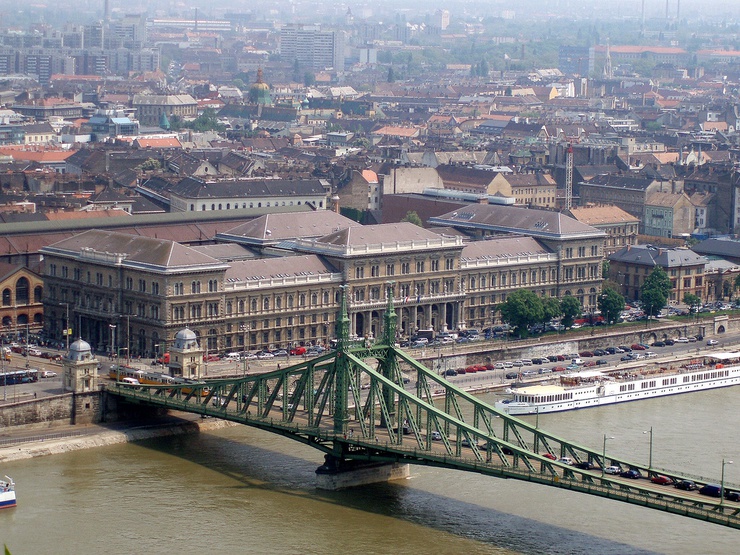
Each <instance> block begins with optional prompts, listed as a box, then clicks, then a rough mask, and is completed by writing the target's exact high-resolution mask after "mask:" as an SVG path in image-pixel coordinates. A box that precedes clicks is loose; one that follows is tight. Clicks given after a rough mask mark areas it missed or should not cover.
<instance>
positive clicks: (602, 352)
mask: <svg viewBox="0 0 740 555" xmlns="http://www.w3.org/2000/svg"><path fill="white" fill-rule="evenodd" d="M607 354H608V353H607V352H606V351H605V350H604V349H595V350H594V356H595V357H604V356H606V355H607Z"/></svg>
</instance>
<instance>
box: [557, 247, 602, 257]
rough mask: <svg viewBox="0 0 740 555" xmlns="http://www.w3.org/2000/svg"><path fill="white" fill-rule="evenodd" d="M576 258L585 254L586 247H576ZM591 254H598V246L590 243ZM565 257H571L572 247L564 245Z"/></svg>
mask: <svg viewBox="0 0 740 555" xmlns="http://www.w3.org/2000/svg"><path fill="white" fill-rule="evenodd" d="M576 252H577V253H578V258H584V257H585V256H586V247H578V249H577V251H576ZM591 256H599V246H598V245H591ZM565 258H573V247H566V249H565Z"/></svg>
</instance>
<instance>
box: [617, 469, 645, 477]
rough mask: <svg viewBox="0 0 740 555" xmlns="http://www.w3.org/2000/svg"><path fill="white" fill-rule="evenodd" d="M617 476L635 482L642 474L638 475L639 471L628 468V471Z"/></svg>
mask: <svg viewBox="0 0 740 555" xmlns="http://www.w3.org/2000/svg"><path fill="white" fill-rule="evenodd" d="M619 475H620V476H621V477H622V478H630V479H632V480H637V479H638V478H642V474H640V471H639V470H637V469H635V468H630V469H629V470H624V471H622V472H620V473H619Z"/></svg>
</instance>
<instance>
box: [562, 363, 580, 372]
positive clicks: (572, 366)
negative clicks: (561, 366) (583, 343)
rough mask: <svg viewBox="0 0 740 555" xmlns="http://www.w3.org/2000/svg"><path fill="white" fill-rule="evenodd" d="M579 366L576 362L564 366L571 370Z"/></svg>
mask: <svg viewBox="0 0 740 555" xmlns="http://www.w3.org/2000/svg"><path fill="white" fill-rule="evenodd" d="M579 368H580V366H578V365H577V364H569V365H568V366H566V367H565V369H566V370H571V371H572V370H578V369H579Z"/></svg>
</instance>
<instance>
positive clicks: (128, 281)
mask: <svg viewBox="0 0 740 555" xmlns="http://www.w3.org/2000/svg"><path fill="white" fill-rule="evenodd" d="M133 288H134V278H132V277H127V278H126V289H128V290H129V291H131V290H132V289H133Z"/></svg>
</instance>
